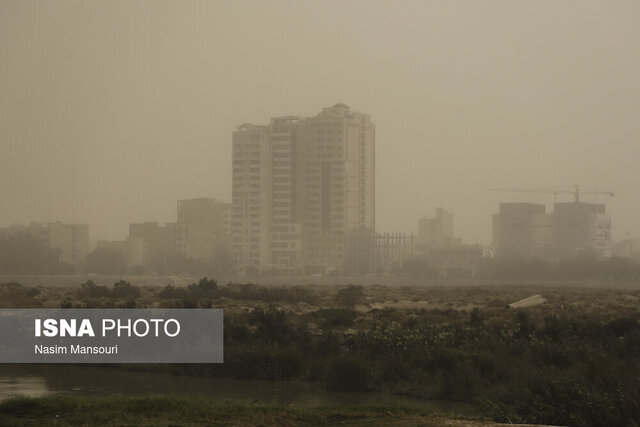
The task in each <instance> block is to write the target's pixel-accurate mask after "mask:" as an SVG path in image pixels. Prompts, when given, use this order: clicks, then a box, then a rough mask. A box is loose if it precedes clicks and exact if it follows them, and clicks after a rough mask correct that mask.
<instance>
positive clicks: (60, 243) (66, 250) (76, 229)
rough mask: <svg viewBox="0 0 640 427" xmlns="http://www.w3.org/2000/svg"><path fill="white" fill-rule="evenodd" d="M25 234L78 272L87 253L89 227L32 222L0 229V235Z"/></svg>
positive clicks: (85, 225) (84, 225)
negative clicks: (34, 238) (39, 242)
mask: <svg viewBox="0 0 640 427" xmlns="http://www.w3.org/2000/svg"><path fill="white" fill-rule="evenodd" d="M19 233H26V234H29V235H31V236H34V237H36V238H37V239H38V240H40V241H41V242H42V243H44V244H45V245H46V246H47V247H48V248H50V249H54V250H56V251H57V252H58V256H59V262H62V263H64V264H67V265H69V266H72V267H73V268H74V269H75V270H76V271H79V270H80V269H81V268H82V267H83V266H84V263H85V261H86V258H87V253H88V252H89V226H88V225H87V224H65V223H62V222H49V223H44V222H32V223H30V224H16V225H12V226H10V227H4V228H0V234H1V235H5V236H6V235H16V234H19Z"/></svg>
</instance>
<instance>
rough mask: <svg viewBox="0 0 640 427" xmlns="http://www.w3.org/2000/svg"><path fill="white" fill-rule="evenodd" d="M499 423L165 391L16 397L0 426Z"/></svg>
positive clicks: (1, 409)
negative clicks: (245, 401) (139, 394)
mask: <svg viewBox="0 0 640 427" xmlns="http://www.w3.org/2000/svg"><path fill="white" fill-rule="evenodd" d="M34 424H40V425H57V426H66V425H114V424H117V425H122V424H127V425H155V426H157V425H175V424H180V425H201V424H207V425H267V426H271V425H278V426H334V425H343V426H344V425H346V426H349V425H368V426H387V425H427V426H429V425H433V426H436V425H456V426H473V425H480V426H490V425H496V424H493V423H490V422H485V421H482V420H473V419H465V418H464V416H463V415H461V414H455V413H435V412H431V411H428V410H423V409H417V408H403V407H397V406H394V407H386V406H351V407H338V406H336V407H317V408H300V407H288V406H284V405H270V406H265V405H257V404H256V405H252V404H238V403H229V402H220V401H215V400H211V399H206V398H193V397H164V396H145V397H133V396H101V397H93V396H61V395H57V396H46V397H39V398H28V397H16V398H13V399H9V400H6V401H4V402H2V403H0V425H15V426H18V425H34Z"/></svg>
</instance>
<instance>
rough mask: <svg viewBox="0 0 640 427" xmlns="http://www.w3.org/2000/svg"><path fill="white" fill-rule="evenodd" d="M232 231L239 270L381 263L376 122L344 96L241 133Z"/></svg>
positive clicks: (369, 267) (341, 268)
mask: <svg viewBox="0 0 640 427" xmlns="http://www.w3.org/2000/svg"><path fill="white" fill-rule="evenodd" d="M232 161H233V179H232V181H233V184H232V186H233V188H232V213H231V215H232V218H231V234H232V241H233V248H234V259H235V263H236V267H237V269H238V270H239V271H245V272H278V273H283V274H304V273H325V272H330V271H336V272H341V273H345V274H362V273H366V272H370V271H373V268H374V250H373V248H374V229H375V126H374V124H373V123H372V122H371V120H370V118H369V116H368V115H366V114H362V113H356V112H352V111H351V109H350V108H349V107H347V106H346V105H343V104H336V105H334V106H333V107H330V108H325V109H323V110H322V112H320V113H319V114H318V115H316V116H314V117H310V118H306V117H299V116H283V117H276V118H273V119H271V122H270V124H269V125H266V126H264V125H251V124H243V125H241V126H240V127H238V129H237V130H236V131H235V132H234V133H233V160H232Z"/></svg>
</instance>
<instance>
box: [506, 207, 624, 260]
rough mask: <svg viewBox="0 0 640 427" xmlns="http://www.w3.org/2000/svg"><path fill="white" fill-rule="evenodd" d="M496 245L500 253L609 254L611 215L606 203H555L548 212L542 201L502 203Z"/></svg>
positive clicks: (529, 255)
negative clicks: (551, 210) (607, 211)
mask: <svg viewBox="0 0 640 427" xmlns="http://www.w3.org/2000/svg"><path fill="white" fill-rule="evenodd" d="M493 246H494V247H495V248H496V256H498V257H523V258H533V257H538V258H545V259H550V260H559V259H564V258H571V257H575V256H579V255H588V256H593V257H595V258H599V259H601V258H608V257H610V256H611V255H612V253H613V243H612V241H611V217H610V216H609V214H607V213H606V211H605V205H604V204H591V203H583V202H567V203H555V204H554V210H553V212H549V213H547V212H546V208H545V205H542V204H532V203H501V204H500V211H499V213H498V214H495V215H494V216H493Z"/></svg>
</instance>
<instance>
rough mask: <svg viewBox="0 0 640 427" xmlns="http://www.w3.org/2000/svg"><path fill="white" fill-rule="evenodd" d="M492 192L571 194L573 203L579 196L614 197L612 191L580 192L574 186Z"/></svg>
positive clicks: (508, 188)
mask: <svg viewBox="0 0 640 427" xmlns="http://www.w3.org/2000/svg"><path fill="white" fill-rule="evenodd" d="M492 191H513V192H517V193H548V194H553V195H554V196H556V197H557V196H558V194H573V196H574V197H575V202H576V203H579V202H580V194H604V195H607V196H609V197H614V196H615V193H614V192H612V191H581V190H580V186H578V185H574V186H573V189H571V190H569V189H567V188H559V187H547V188H510V187H503V188H494V189H492Z"/></svg>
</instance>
